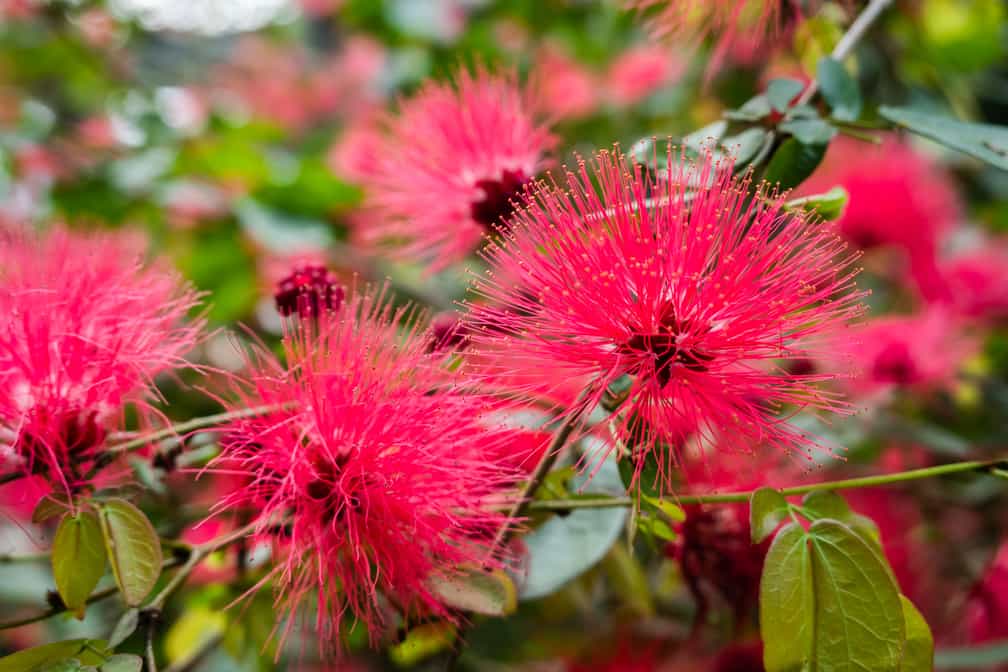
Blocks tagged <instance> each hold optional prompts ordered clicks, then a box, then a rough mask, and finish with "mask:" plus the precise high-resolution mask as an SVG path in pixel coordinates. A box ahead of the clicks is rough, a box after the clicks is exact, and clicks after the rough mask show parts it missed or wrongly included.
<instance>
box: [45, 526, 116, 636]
mask: <svg viewBox="0 0 1008 672" xmlns="http://www.w3.org/2000/svg"><path fill="white" fill-rule="evenodd" d="M52 569H53V577H54V578H55V580H56V590H58V591H59V594H60V597H61V598H63V603H64V604H65V605H66V606H67V609H69V610H70V611H72V612H74V614H76V616H77V618H84V609H85V607H86V603H87V598H88V596H90V595H91V591H92V590H94V588H95V586H97V585H98V580H99V579H101V577H102V574H104V573H105V546H104V545H103V543H102V531H101V525H100V524H99V522H98V516H96V515H95V514H94V513H92V512H91V511H86V510H85V511H81V512H80V513H78V514H77V515H70V514H67V515H65V516H64V517H63V520H62V521H60V525H59V527H58V528H57V529H56V537H55V539H54V540H53V547H52Z"/></svg>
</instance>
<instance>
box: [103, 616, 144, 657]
mask: <svg viewBox="0 0 1008 672" xmlns="http://www.w3.org/2000/svg"><path fill="white" fill-rule="evenodd" d="M139 623H140V610H139V609H127V610H126V611H125V612H124V613H123V615H122V616H120V617H119V620H118V621H117V622H116V624H115V627H114V628H112V634H110V635H109V646H111V647H112V648H113V649H114V648H115V647H117V646H119V645H120V644H122V643H123V642H125V641H126V640H127V639H128V638H129V636H130V635H132V634H133V633H134V632H135V631H136V629H137V625H139Z"/></svg>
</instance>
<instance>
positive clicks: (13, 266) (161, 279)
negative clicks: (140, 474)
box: [0, 227, 202, 488]
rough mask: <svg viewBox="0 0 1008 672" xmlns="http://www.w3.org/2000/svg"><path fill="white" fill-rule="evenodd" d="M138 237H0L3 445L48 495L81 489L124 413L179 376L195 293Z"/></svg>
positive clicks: (195, 329)
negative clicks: (174, 373) (47, 487)
mask: <svg viewBox="0 0 1008 672" xmlns="http://www.w3.org/2000/svg"><path fill="white" fill-rule="evenodd" d="M140 243H141V241H140V240H139V239H138V238H135V237H132V236H128V235H123V234H111V233H109V234H82V233H74V232H70V231H68V230H66V229H64V228H61V227H57V228H53V229H52V230H51V231H49V232H48V233H46V234H40V235H34V234H10V233H8V234H3V235H0V312H2V313H3V314H4V315H5V316H6V317H5V320H4V322H3V325H2V326H0V445H2V444H6V447H7V448H8V449H9V450H10V452H11V453H12V455H13V456H14V459H15V460H17V461H19V462H20V463H22V465H23V467H24V468H26V469H27V470H29V471H35V472H44V474H45V476H46V477H47V478H48V479H49V481H50V482H52V483H53V484H55V485H59V486H61V487H64V488H73V487H76V486H79V485H81V482H80V481H81V478H82V477H83V476H82V475H83V474H84V473H85V470H86V468H87V465H88V463H89V462H91V461H92V460H93V459H94V458H95V457H96V456H97V454H98V452H99V450H100V448H101V447H102V445H103V444H104V442H105V438H106V436H107V435H108V434H109V432H111V431H115V430H119V429H122V428H123V413H124V407H125V405H126V404H132V405H133V406H135V407H137V408H138V409H139V410H140V411H141V412H142V414H143V412H144V411H147V410H149V403H150V401H151V400H152V399H153V398H154V397H156V395H157V392H156V390H155V388H154V382H153V380H154V377H155V376H157V375H158V374H161V373H163V372H166V371H169V370H171V369H175V368H178V367H180V366H184V365H185V361H184V360H183V356H184V355H185V354H186V353H187V352H188V351H189V350H191V349H192V347H193V346H194V345H195V343H196V341H197V338H198V336H199V333H200V330H201V326H202V325H201V323H200V321H189V322H187V321H185V316H186V314H187V313H188V312H189V311H190V310H191V309H192V308H193V307H194V306H195V305H196V304H197V298H198V297H197V294H196V293H195V292H194V291H193V290H192V289H191V288H190V287H189V286H188V285H187V284H185V283H184V282H183V281H182V280H181V279H180V277H179V276H178V275H177V274H176V273H174V272H172V271H170V270H168V269H167V268H165V267H163V266H162V265H159V264H151V265H148V264H145V263H144V258H143V246H142V245H141V244H140Z"/></svg>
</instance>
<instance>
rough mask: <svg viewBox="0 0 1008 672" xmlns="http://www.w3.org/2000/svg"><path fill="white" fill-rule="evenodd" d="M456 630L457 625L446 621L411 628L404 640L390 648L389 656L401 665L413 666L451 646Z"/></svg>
mask: <svg viewBox="0 0 1008 672" xmlns="http://www.w3.org/2000/svg"><path fill="white" fill-rule="evenodd" d="M455 632H456V628H455V626H454V625H452V624H451V623H445V622H444V621H439V622H437V623H424V624H423V625H418V626H416V627H415V628H410V631H409V632H408V633H406V637H405V639H403V641H402V642H400V643H399V644H396V645H395V646H393V647H391V648H389V652H388V655H389V658H390V659H391V660H392V662H393V663H395V664H396V665H398V666H399V667H413V666H414V665H416V664H417V663H419V662H420V661H422V660H425V659H427V658H430V657H431V656H433V655H434V654H436V653H440V652H441V651H444V650H445V649H447V648H449V647H450V646H451V645H452V644H453V643H454V642H455Z"/></svg>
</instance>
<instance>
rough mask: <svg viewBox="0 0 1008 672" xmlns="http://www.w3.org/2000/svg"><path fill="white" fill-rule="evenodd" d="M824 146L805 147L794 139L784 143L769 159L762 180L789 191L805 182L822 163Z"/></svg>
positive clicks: (824, 152)
mask: <svg viewBox="0 0 1008 672" xmlns="http://www.w3.org/2000/svg"><path fill="white" fill-rule="evenodd" d="M825 155H826V145H806V144H802V143H801V142H799V141H798V140H797V139H796V138H788V139H787V140H785V141H784V144H782V145H781V146H780V147H779V148H778V149H777V151H776V152H774V155H773V158H772V159H770V163H769V165H767V167H766V171H765V172H764V173H763V179H764V180H766V181H767V182H769V183H770V184H777V185H778V186H779V188H780V189H791V188H792V187H796V186H798V185H799V184H801V183H802V182H803V181H805V178H807V177H808V176H809V175H811V174H812V173H813V171H815V169H816V168H817V167H818V166H819V164H820V163H821V162H822V159H823V156H825Z"/></svg>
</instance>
